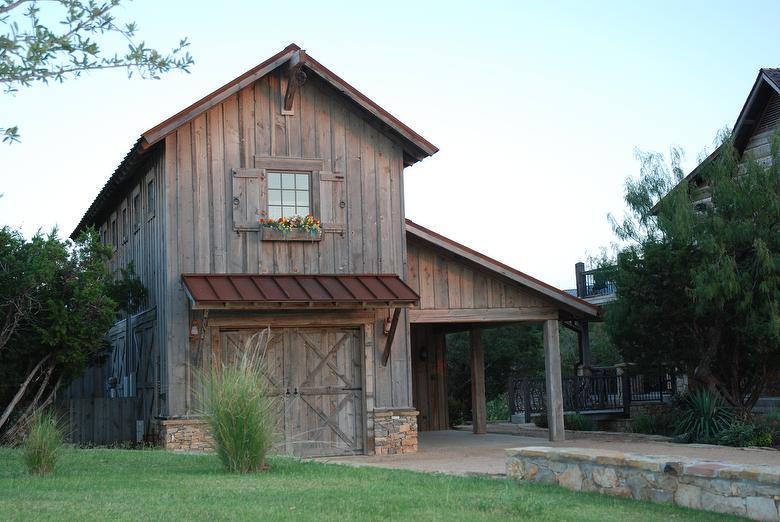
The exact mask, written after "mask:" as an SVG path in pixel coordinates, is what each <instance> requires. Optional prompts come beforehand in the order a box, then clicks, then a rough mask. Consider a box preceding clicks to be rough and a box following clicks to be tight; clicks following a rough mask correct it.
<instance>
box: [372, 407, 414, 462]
mask: <svg viewBox="0 0 780 522" xmlns="http://www.w3.org/2000/svg"><path fill="white" fill-rule="evenodd" d="M419 413H420V412H418V411H417V410H374V452H375V453H376V454H377V455H400V454H404V453H416V452H417V415H418V414H419Z"/></svg>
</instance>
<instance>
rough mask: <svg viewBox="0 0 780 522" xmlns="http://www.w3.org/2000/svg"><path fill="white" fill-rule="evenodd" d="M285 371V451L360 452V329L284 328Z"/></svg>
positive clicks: (302, 453)
mask: <svg viewBox="0 0 780 522" xmlns="http://www.w3.org/2000/svg"><path fill="white" fill-rule="evenodd" d="M285 341H286V342H287V343H289V344H288V345H286V346H285V354H288V357H287V358H286V360H285V372H286V374H287V382H288V386H290V387H292V390H291V395H290V396H288V399H287V408H286V418H285V422H286V425H287V429H288V437H287V440H288V444H289V446H288V452H289V453H292V454H293V455H297V456H301V457H311V456H323V455H352V454H356V453H363V448H364V440H363V438H364V419H363V372H362V364H361V345H362V343H361V342H360V330H359V329H348V328H290V329H288V330H286V336H285Z"/></svg>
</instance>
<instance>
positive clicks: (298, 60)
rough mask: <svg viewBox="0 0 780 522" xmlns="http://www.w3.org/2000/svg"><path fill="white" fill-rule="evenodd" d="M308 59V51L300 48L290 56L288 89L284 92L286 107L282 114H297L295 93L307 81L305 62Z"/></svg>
mask: <svg viewBox="0 0 780 522" xmlns="http://www.w3.org/2000/svg"><path fill="white" fill-rule="evenodd" d="M305 61H306V51H304V50H300V51H297V52H296V53H295V54H293V56H292V58H290V67H289V69H288V70H287V91H286V92H285V93H284V108H283V110H282V114H295V111H294V110H293V102H294V101H295V94H296V93H297V92H298V89H300V87H301V85H303V84H304V83H306V78H307V77H306V71H304V70H303V64H304V62H305Z"/></svg>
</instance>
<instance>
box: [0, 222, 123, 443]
mask: <svg viewBox="0 0 780 522" xmlns="http://www.w3.org/2000/svg"><path fill="white" fill-rule="evenodd" d="M110 257H111V249H110V247H108V246H105V245H102V244H101V243H100V240H99V239H98V235H97V233H96V232H95V231H94V230H88V231H86V232H84V233H82V234H81V236H79V238H78V239H77V240H76V241H75V242H73V243H71V242H70V241H63V240H61V239H59V237H58V236H57V231H56V230H55V231H53V232H52V233H50V234H48V235H43V234H40V233H38V234H36V235H35V236H34V237H33V238H32V239H31V240H29V241H27V240H25V239H24V238H23V237H22V236H21V234H20V233H19V232H17V231H15V230H11V229H9V228H8V227H4V228H2V229H0V290H2V294H0V295H2V296H3V298H2V301H0V324H1V325H2V328H3V329H2V334H1V337H0V339H2V341H0V379H1V381H0V382H2V383H3V386H2V387H0V430H3V429H4V428H5V427H7V424H8V422H9V421H11V420H15V426H18V425H20V423H24V422H25V421H26V420H29V418H30V416H31V414H32V413H34V411H35V410H36V409H40V408H42V407H45V406H47V405H49V404H51V402H52V400H53V397H54V394H55V392H56V390H57V389H58V388H59V386H60V385H62V384H64V383H67V382H69V381H70V380H71V379H73V378H75V377H77V376H78V375H80V374H81V373H82V372H83V370H84V369H85V368H86V367H88V366H89V365H92V364H95V363H97V362H99V361H100V360H101V359H102V357H103V356H104V355H105V353H106V350H107V348H108V344H107V342H106V341H105V333H106V331H107V330H108V328H109V327H110V326H111V324H112V323H113V322H114V321H115V320H116V319H117V315H118V311H119V309H127V308H128V304H127V302H124V303H118V302H117V301H115V300H114V299H112V298H111V297H110V293H111V291H112V289H115V288H117V287H119V286H127V285H128V283H124V282H121V281H120V282H119V283H116V282H114V281H112V279H111V276H110V274H109V273H108V269H107V267H106V261H107V260H108V259H109V258H110ZM128 277H131V276H128ZM129 286H132V287H134V288H137V284H136V283H130V284H129ZM11 431H15V430H14V428H12V429H11Z"/></svg>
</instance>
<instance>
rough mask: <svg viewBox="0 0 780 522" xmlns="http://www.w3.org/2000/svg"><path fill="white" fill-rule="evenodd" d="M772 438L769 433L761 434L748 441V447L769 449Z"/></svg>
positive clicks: (772, 442)
mask: <svg viewBox="0 0 780 522" xmlns="http://www.w3.org/2000/svg"><path fill="white" fill-rule="evenodd" d="M774 441H775V440H774V437H773V436H772V434H771V433H767V432H763V433H759V434H758V435H756V436H754V437H753V438H752V439H750V440H749V441H748V446H757V447H762V448H769V447H771V446H772V445H773V444H774Z"/></svg>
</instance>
